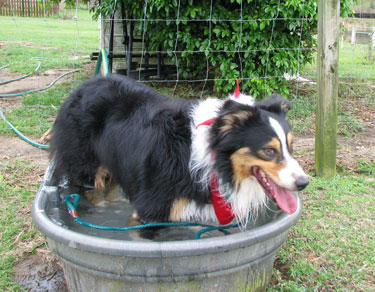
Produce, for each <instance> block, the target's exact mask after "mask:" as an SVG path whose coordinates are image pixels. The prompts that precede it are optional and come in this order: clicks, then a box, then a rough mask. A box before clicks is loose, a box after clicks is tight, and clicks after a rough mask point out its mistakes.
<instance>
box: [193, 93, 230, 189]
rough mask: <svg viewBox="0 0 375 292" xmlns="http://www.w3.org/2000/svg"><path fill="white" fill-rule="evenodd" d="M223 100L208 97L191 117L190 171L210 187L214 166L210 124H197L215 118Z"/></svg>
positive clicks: (195, 109)
mask: <svg viewBox="0 0 375 292" xmlns="http://www.w3.org/2000/svg"><path fill="white" fill-rule="evenodd" d="M222 104H223V101H222V100H218V99H212V98H209V99H206V100H204V101H202V102H200V103H199V104H198V105H197V106H196V107H194V108H193V110H192V113H191V117H192V124H191V132H192V145H191V158H190V165H189V167H190V171H191V173H192V175H193V177H194V178H195V179H196V181H197V182H199V183H201V184H202V185H203V186H204V187H206V188H208V185H209V175H210V173H211V168H212V158H211V153H210V150H209V141H208V132H209V128H210V126H206V125H201V126H199V127H198V128H197V126H198V125H199V124H201V123H203V122H205V121H207V120H209V119H212V118H215V117H217V115H218V111H219V110H220V107H221V106H222Z"/></svg>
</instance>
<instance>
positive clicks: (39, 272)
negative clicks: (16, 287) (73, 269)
mask: <svg viewBox="0 0 375 292" xmlns="http://www.w3.org/2000/svg"><path fill="white" fill-rule="evenodd" d="M14 272H15V273H14V281H15V282H16V283H18V284H20V285H22V286H23V287H25V288H26V289H27V291H30V292H65V291H68V290H67V287H66V283H65V278H64V272H63V269H62V266H61V264H60V262H59V261H58V260H57V258H56V257H55V256H53V255H52V254H48V255H47V256H40V255H29V256H28V257H26V258H24V259H21V260H20V261H19V262H18V263H17V264H16V265H15V266H14Z"/></svg>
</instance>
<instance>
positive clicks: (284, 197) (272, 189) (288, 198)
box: [252, 166, 297, 214]
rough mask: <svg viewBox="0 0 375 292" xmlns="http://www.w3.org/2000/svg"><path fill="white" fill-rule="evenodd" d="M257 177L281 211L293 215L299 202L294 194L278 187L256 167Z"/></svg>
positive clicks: (254, 170) (254, 168)
mask: <svg viewBox="0 0 375 292" xmlns="http://www.w3.org/2000/svg"><path fill="white" fill-rule="evenodd" d="M252 170H253V173H254V175H255V177H256V178H257V179H258V181H259V183H260V184H261V185H262V186H263V188H264V189H265V190H266V192H267V194H268V196H269V197H270V198H271V199H273V200H274V201H276V203H277V205H278V206H279V207H280V209H281V210H283V211H285V212H286V213H288V214H293V213H294V212H295V211H296V210H297V200H296V198H295V197H294V196H293V194H292V193H291V192H290V191H288V190H286V189H284V188H282V187H280V186H279V185H277V184H276V183H275V182H274V181H273V180H272V179H271V178H270V177H269V176H268V175H267V174H266V173H265V172H264V171H263V170H262V169H260V168H259V167H256V166H254V167H253V168H252Z"/></svg>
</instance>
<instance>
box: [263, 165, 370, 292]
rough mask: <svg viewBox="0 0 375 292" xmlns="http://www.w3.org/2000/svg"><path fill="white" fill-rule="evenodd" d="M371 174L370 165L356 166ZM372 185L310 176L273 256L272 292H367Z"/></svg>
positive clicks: (344, 177) (366, 180) (359, 179)
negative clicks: (296, 218)
mask: <svg viewBox="0 0 375 292" xmlns="http://www.w3.org/2000/svg"><path fill="white" fill-rule="evenodd" d="M361 167H363V168H364V169H365V170H367V171H368V170H371V171H372V172H373V171H374V170H375V164H373V163H372V164H368V163H366V164H365V165H362V166H361ZM374 192H375V186H374V179H373V178H372V177H370V176H368V175H353V174H348V173H341V174H340V175H337V176H336V177H334V178H331V179H322V178H317V177H314V178H312V179H311V184H310V185H309V187H308V189H307V190H306V191H304V192H303V193H302V199H303V201H304V205H303V207H304V210H303V215H302V217H301V219H300V220H299V221H298V223H297V224H296V225H295V226H294V227H293V228H292V231H291V233H290V236H289V238H288V240H287V243H286V245H285V246H284V248H283V249H282V250H281V252H280V253H279V254H278V255H277V257H276V263H275V268H274V273H273V279H272V284H273V285H272V287H270V288H269V289H268V292H271V291H272V292H273V291H373V287H375V254H374V250H375V222H374V220H373V219H372V218H373V215H374V214H375V213H374V212H375V197H374V195H373V194H374Z"/></svg>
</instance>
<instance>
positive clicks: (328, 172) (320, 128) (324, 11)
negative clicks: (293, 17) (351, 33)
mask: <svg viewBox="0 0 375 292" xmlns="http://www.w3.org/2000/svg"><path fill="white" fill-rule="evenodd" d="M339 15H340V1H339V0H326V1H319V6H318V62H317V63H318V96H317V99H316V100H317V106H316V134H315V169H316V173H317V175H319V176H324V177H330V176H333V175H335V174H336V148H337V146H336V143H337V95H338V50H339V35H340V22H339V19H340V18H339Z"/></svg>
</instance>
